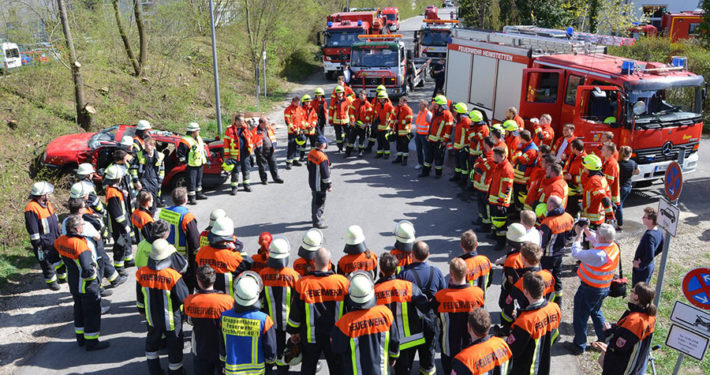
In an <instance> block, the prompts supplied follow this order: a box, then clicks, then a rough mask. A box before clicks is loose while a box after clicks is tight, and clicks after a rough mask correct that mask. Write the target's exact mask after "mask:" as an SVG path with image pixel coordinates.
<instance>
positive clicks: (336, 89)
mask: <svg viewBox="0 0 710 375" xmlns="http://www.w3.org/2000/svg"><path fill="white" fill-rule="evenodd" d="M339 92H345V88H344V87H343V86H340V85H338V86H335V93H336V94H337V93H339Z"/></svg>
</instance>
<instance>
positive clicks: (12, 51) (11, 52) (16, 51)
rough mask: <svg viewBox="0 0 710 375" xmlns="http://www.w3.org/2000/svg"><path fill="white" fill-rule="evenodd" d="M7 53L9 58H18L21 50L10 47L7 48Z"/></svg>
mask: <svg viewBox="0 0 710 375" xmlns="http://www.w3.org/2000/svg"><path fill="white" fill-rule="evenodd" d="M5 54H6V55H7V58H8V59H12V58H18V57H20V50H19V49H17V48H10V49H7V50H5Z"/></svg>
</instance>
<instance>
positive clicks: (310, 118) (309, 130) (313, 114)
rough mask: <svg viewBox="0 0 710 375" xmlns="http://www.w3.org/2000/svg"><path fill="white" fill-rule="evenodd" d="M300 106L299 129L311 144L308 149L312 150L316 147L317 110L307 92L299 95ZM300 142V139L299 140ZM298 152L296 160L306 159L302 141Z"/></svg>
mask: <svg viewBox="0 0 710 375" xmlns="http://www.w3.org/2000/svg"><path fill="white" fill-rule="evenodd" d="M301 108H302V109H303V123H302V125H301V129H302V131H303V135H304V136H305V137H306V139H307V140H308V142H309V143H310V144H311V148H310V149H309V151H310V150H312V149H314V148H315V147H316V139H317V138H318V132H317V131H316V128H317V127H318V111H317V110H316V108H315V106H314V105H313V101H312V100H311V96H310V95H308V94H305V95H303V97H301ZM299 142H301V141H299ZM298 152H299V153H300V155H301V156H300V157H299V159H298V161H300V162H303V161H305V160H306V144H305V143H303V144H302V145H298Z"/></svg>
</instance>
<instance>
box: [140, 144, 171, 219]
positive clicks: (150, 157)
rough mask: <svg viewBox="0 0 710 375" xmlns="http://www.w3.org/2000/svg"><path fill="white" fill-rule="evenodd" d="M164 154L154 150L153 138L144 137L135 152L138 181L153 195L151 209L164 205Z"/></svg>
mask: <svg viewBox="0 0 710 375" xmlns="http://www.w3.org/2000/svg"><path fill="white" fill-rule="evenodd" d="M164 159H165V155H164V154H163V153H162V152H158V151H156V150H155V139H153V138H152V137H146V138H145V139H144V140H143V147H142V148H141V150H140V151H137V152H136V165H137V166H138V181H139V182H140V185H141V187H142V188H143V190H147V191H149V192H150V193H151V194H152V195H153V204H152V205H151V209H152V211H153V212H155V208H156V207H164V206H165V202H163V196H162V195H163V194H162V190H163V189H162V186H163V179H164V178H165V161H164Z"/></svg>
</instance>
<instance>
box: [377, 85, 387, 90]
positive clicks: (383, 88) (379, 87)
mask: <svg viewBox="0 0 710 375" xmlns="http://www.w3.org/2000/svg"><path fill="white" fill-rule="evenodd" d="M375 91H377V92H380V91H387V88H386V87H385V85H379V86H377V88H376V89H375Z"/></svg>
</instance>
